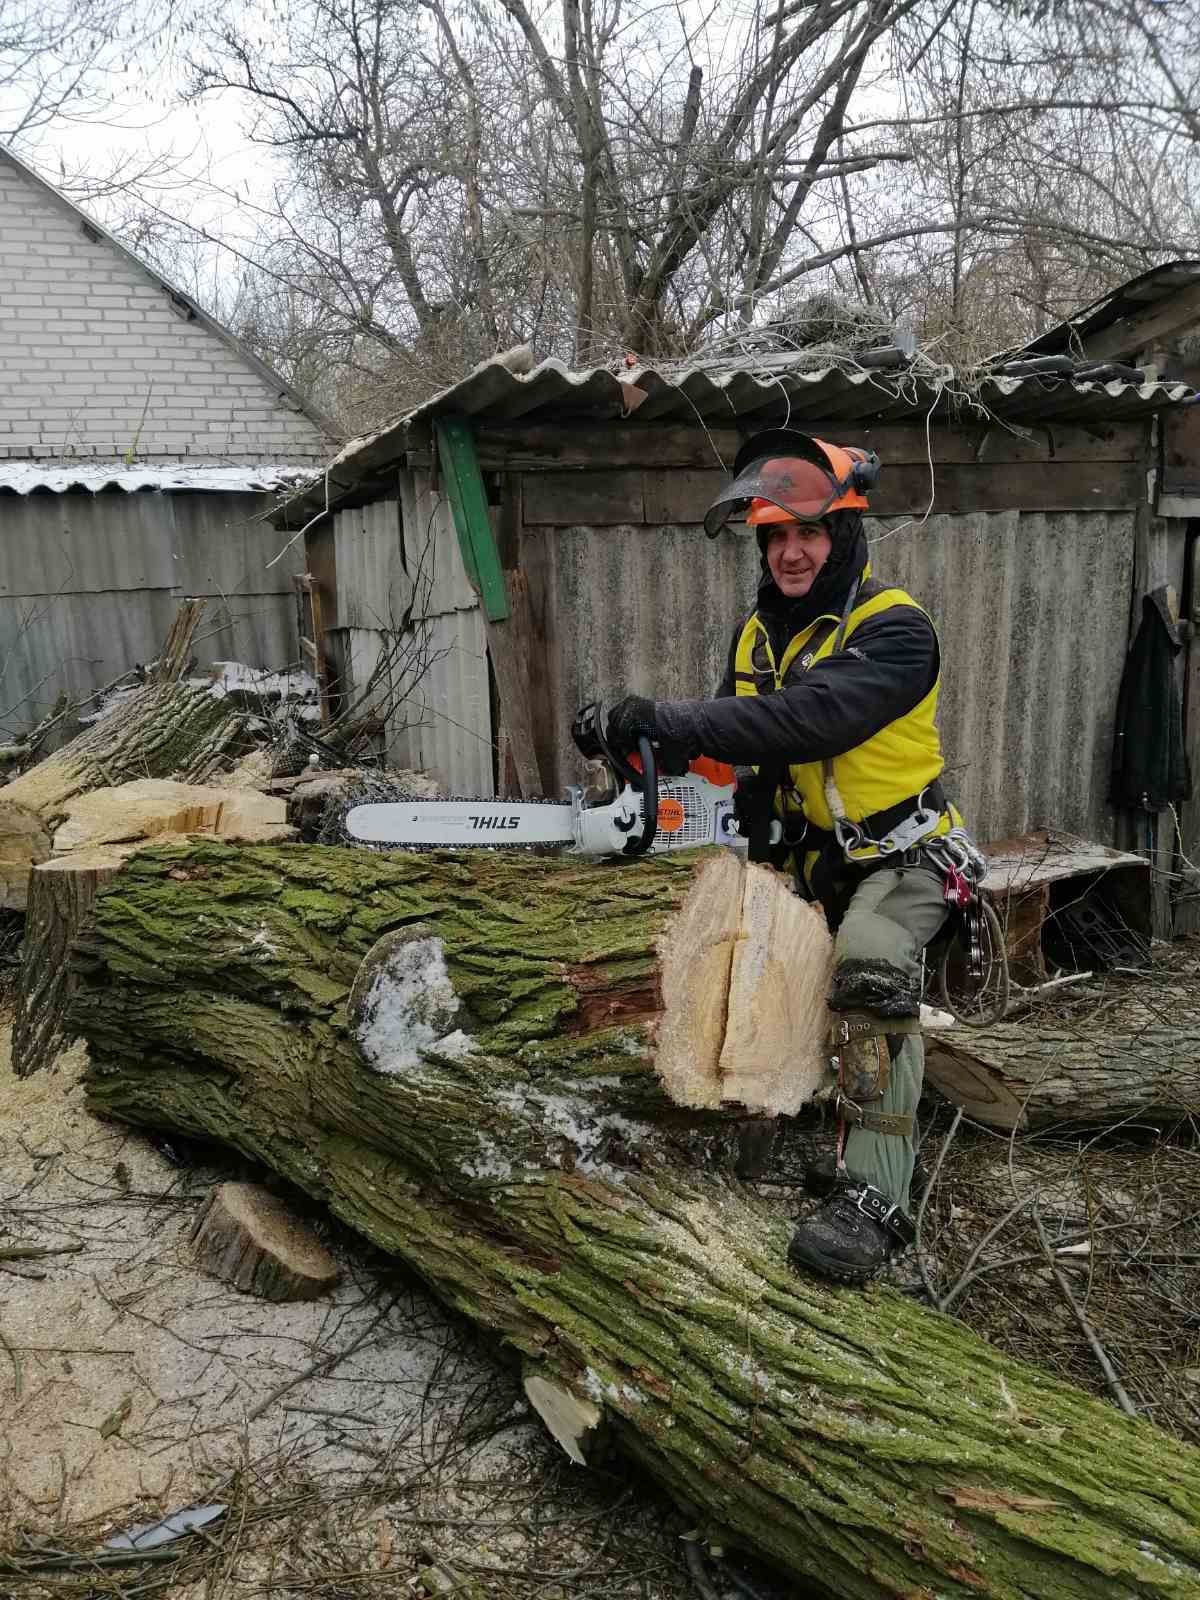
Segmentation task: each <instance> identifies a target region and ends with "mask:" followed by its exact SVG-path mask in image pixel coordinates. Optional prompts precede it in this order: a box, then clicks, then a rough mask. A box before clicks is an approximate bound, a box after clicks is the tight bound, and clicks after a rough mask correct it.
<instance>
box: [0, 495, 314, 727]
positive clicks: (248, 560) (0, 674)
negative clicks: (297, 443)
mask: <svg viewBox="0 0 1200 1600" xmlns="http://www.w3.org/2000/svg"><path fill="white" fill-rule="evenodd" d="M271 498H272V497H270V496H267V495H245V494H182V493H181V494H160V493H152V492H142V493H138V494H126V493H124V492H119V493H112V494H99V495H91V494H31V495H21V496H5V497H3V498H2V499H0V725H3V726H6V727H11V728H12V729H14V730H17V729H20V728H22V727H26V726H29V725H31V724H33V723H35V722H36V721H37V720H38V718H39V717H40V716H42V715H44V714H45V712H46V711H48V710H49V709H50V707H51V706H53V704H54V702H55V700H56V699H57V697H58V695H59V694H60V693H61V692H66V693H67V694H69V695H71V696H72V697H73V698H80V697H82V696H84V695H86V694H88V693H89V692H91V691H92V690H93V689H97V688H99V687H100V686H101V685H102V684H105V683H108V682H110V681H111V680H112V679H113V678H115V677H117V676H118V675H119V674H121V673H123V672H125V671H127V670H128V669H129V668H130V667H132V666H134V665H135V664H136V663H138V662H142V661H149V660H152V659H153V658H154V656H155V655H156V654H157V652H158V649H159V646H160V645H161V643H162V640H163V638H164V636H165V634H166V631H167V629H168V628H169V627H170V624H171V619H172V617H173V616H174V614H175V608H176V606H177V604H178V601H179V599H180V598H181V597H182V596H183V595H207V596H210V597H211V598H212V604H211V607H210V611H209V617H208V620H207V621H206V623H205V625H204V626H203V627H202V628H201V630H200V636H199V638H198V639H197V646H196V653H197V656H198V658H199V660H200V661H201V662H202V663H208V662H211V661H219V660H238V661H244V662H246V663H248V664H249V665H250V666H257V667H274V666H284V665H287V664H288V663H289V662H291V661H294V660H295V659H296V654H297V644H296V626H295V603H294V600H293V597H292V584H291V575H292V573H293V572H299V571H301V570H302V568H303V552H302V551H299V549H298V548H297V551H296V552H293V553H292V554H291V555H290V556H289V557H285V559H284V560H283V561H282V562H280V563H279V565H278V566H275V567H272V568H270V569H268V568H267V562H268V561H269V560H270V559H271V558H272V557H273V556H274V555H276V554H277V553H278V551H279V549H280V546H281V544H282V543H283V542H284V537H285V536H283V535H281V534H279V533H277V532H276V531H275V529H273V528H272V527H271V526H270V525H269V524H268V523H266V522H265V521H263V520H261V515H262V512H263V511H264V510H265V509H266V508H267V507H268V506H269V504H270V503H271Z"/></svg>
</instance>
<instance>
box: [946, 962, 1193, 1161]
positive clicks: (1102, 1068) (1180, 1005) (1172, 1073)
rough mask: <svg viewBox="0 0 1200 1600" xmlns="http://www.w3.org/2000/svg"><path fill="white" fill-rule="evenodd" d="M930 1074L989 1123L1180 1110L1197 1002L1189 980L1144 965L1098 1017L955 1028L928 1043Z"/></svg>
mask: <svg viewBox="0 0 1200 1600" xmlns="http://www.w3.org/2000/svg"><path fill="white" fill-rule="evenodd" d="M926 1073H927V1076H928V1078H929V1080H930V1082H931V1083H933V1084H935V1085H936V1087H937V1088H938V1089H940V1090H941V1092H942V1093H943V1094H944V1095H945V1096H946V1097H947V1099H949V1100H951V1101H953V1103H954V1104H955V1105H960V1106H962V1107H963V1110H964V1111H965V1112H966V1114H967V1116H969V1117H972V1118H974V1120H975V1121H977V1122H982V1123H985V1124H986V1125H987V1126H989V1127H993V1128H1005V1129H1009V1128H1020V1129H1026V1128H1044V1127H1048V1126H1050V1125H1051V1124H1053V1123H1097V1122H1118V1121H1122V1120H1123V1119H1125V1118H1128V1117H1152V1118H1157V1119H1159V1120H1161V1119H1162V1118H1164V1117H1172V1118H1174V1117H1179V1116H1187V1115H1189V1114H1193V1113H1194V1112H1195V1111H1196V1109H1197V1107H1198V1106H1200V1008H1198V1007H1197V1005H1196V992H1195V988H1194V986H1185V985H1183V984H1179V985H1177V986H1174V987H1172V986H1170V985H1168V986H1166V987H1164V985H1163V984H1162V983H1158V982H1154V981H1153V979H1152V978H1151V976H1150V975H1149V974H1148V975H1147V976H1146V979H1145V981H1144V986H1143V987H1141V988H1140V989H1139V988H1135V987H1133V986H1132V985H1131V987H1130V991H1129V993H1127V994H1126V995H1125V996H1123V997H1122V998H1121V999H1120V1000H1119V1001H1118V1002H1117V1003H1116V1004H1106V1005H1105V1006H1103V1008H1099V1007H1097V1009H1096V1015H1095V1018H1094V1019H1093V1018H1091V1017H1089V1016H1088V1014H1087V1012H1086V1011H1081V1012H1080V1013H1078V1014H1077V1016H1076V1017H1074V1018H1065V1019H1052V1020H1047V1019H1045V1018H1040V1019H1038V1020H1037V1021H1036V1022H1034V1021H1022V1022H1001V1023H997V1024H996V1025H995V1026H994V1027H990V1028H956V1029H955V1030H954V1031H953V1032H952V1033H944V1034H937V1035H935V1036H933V1037H932V1038H930V1039H929V1041H928V1045H927V1057H926Z"/></svg>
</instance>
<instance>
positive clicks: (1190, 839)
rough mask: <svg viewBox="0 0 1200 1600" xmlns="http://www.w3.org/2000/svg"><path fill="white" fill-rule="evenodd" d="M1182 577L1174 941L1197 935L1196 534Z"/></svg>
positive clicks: (1199, 678)
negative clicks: (1180, 796) (1180, 795)
mask: <svg viewBox="0 0 1200 1600" xmlns="http://www.w3.org/2000/svg"><path fill="white" fill-rule="evenodd" d="M1184 573H1185V577H1184V589H1185V592H1186V594H1187V597H1188V606H1189V612H1188V616H1187V619H1186V621H1187V623H1188V627H1187V629H1186V631H1187V634H1188V640H1187V648H1186V649H1185V651H1184V656H1183V742H1184V748H1185V749H1186V751H1187V758H1188V763H1189V765H1190V767H1191V772H1192V797H1191V799H1190V800H1185V801H1183V803H1182V804H1181V805H1180V806H1179V838H1178V841H1177V850H1178V855H1177V858H1176V861H1175V864H1174V865H1175V870H1176V872H1177V873H1178V874H1179V875H1180V876H1179V881H1178V883H1177V888H1176V895H1175V906H1174V916H1173V919H1172V929H1173V932H1174V934H1175V936H1176V938H1178V937H1179V935H1180V934H1183V933H1200V533H1195V532H1193V533H1192V534H1190V535H1189V537H1188V549H1187V557H1186V562H1185V566H1184Z"/></svg>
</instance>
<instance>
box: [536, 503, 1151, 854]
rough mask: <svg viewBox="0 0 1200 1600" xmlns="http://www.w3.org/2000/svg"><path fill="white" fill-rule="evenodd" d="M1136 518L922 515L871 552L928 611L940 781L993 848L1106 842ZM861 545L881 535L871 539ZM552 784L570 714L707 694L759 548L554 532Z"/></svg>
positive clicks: (629, 532) (882, 570) (651, 535)
mask: <svg viewBox="0 0 1200 1600" xmlns="http://www.w3.org/2000/svg"><path fill="white" fill-rule="evenodd" d="M1133 520H1134V519H1133V513H1132V512H1123V513H1122V512H1111V513H1109V512H1079V513H1057V514H1036V515H1035V514H1019V513H1017V512H994V513H980V514H977V515H974V516H963V517H953V518H951V517H932V518H930V519H929V521H928V522H926V523H925V524H924V525H923V526H921V527H910V528H908V529H907V530H906V531H904V532H902V533H899V534H897V535H895V536H893V537H891V538H885V539H882V540H880V541H879V542H877V543H876V544H874V545H873V554H872V559H873V564H874V568H875V571H876V574H877V575H878V576H879V577H881V578H882V579H883V580H884V581H886V582H889V583H895V584H897V585H899V586H901V587H904V588H906V589H908V590H910V592H911V593H912V594H913V595H914V597H915V598H917V599H918V600H920V601H921V603H922V604H923V605H925V607H926V608H927V609H928V610H929V611H930V613H931V615H932V616H933V618H934V620H935V622H936V624H937V626H938V631H939V636H940V638H941V644H942V657H943V692H942V697H941V715H940V720H941V725H942V730H943V738H944V741H945V746H946V756H947V765H948V768H949V771H948V776H947V782H948V785H949V787H950V788H951V790H952V792H953V793H954V795H955V796H956V798H957V799H958V801H959V804H960V805H961V807H962V810H963V812H964V813H965V815H966V816H967V818H968V820H969V822H970V824H971V826H972V828H973V829H974V830H975V831H976V832H977V834H978V835H979V836H980V837H981V838H984V839H989V838H990V839H998V838H1003V837H1006V836H1011V835H1014V834H1019V833H1023V832H1025V831H1027V830H1028V829H1029V828H1031V827H1035V826H1041V825H1049V826H1053V827H1057V828H1062V829H1068V830H1071V831H1073V832H1077V833H1080V834H1082V835H1084V836H1086V837H1088V838H1092V839H1097V840H1099V841H1102V842H1106V841H1109V840H1111V839H1112V837H1113V819H1112V813H1111V811H1110V810H1109V808H1108V807H1107V806H1106V804H1105V801H1104V796H1105V792H1106V789H1107V775H1108V763H1109V757H1110V750H1111V741H1112V724H1113V715H1114V711H1115V708H1116V699H1117V689H1118V685H1119V683H1120V677H1121V670H1122V667H1123V664H1124V659H1125V650H1126V645H1127V641H1128V619H1129V606H1130V594H1131V587H1132V582H1133V556H1134V527H1133ZM870 531H871V532H872V533H877V532H878V531H879V528H878V525H877V524H874V525H872V526H871V529H870ZM546 548H547V583H548V586H549V589H550V593H551V604H552V607H553V611H554V626H553V630H552V634H553V640H554V659H553V661H552V663H551V666H552V671H553V672H554V674H555V678H556V720H557V728H556V735H557V739H556V745H557V751H558V776H559V780H560V781H561V782H566V781H572V780H573V777H574V775H575V774H577V772H578V770H579V768H578V763H577V761H576V759H575V757H574V753H573V751H572V749H571V744H570V719H571V714H572V711H573V710H574V708H575V707H576V706H577V705H579V704H581V703H582V702H584V701H585V700H588V699H592V698H594V697H596V696H600V697H602V698H604V699H609V700H611V699H612V698H613V697H614V696H615V695H616V694H617V693H619V692H621V691H635V692H642V693H646V694H652V695H656V696H658V697H660V698H673V697H690V696H701V695H709V694H711V693H712V691H713V688H714V687H715V685H716V683H717V681H718V680H719V678H720V676H721V673H722V670H723V668H724V664H725V654H726V651H727V649H728V645H729V639H730V635H731V632H732V629H733V625H734V623H735V622H736V621H737V620H738V618H739V617H741V616H743V615H744V614H745V613H746V612H747V611H748V610H749V609H750V607H751V606H752V604H753V601H754V593H755V587H756V583H757V577H758V552H757V549H756V546H755V543H754V541H753V540H752V539H750V538H749V537H747V536H745V535H733V536H729V535H726V536H724V537H722V538H721V539H719V540H717V541H715V542H714V543H710V542H709V541H708V540H706V539H705V538H704V535H703V533H702V532H701V530H700V529H698V528H695V527H670V528H664V529H661V530H660V529H654V530H650V529H647V528H641V527H636V528H635V527H616V528H600V529H597V528H563V529H558V530H555V531H554V532H552V533H551V534H550V536H549V538H548V539H547V540H546Z"/></svg>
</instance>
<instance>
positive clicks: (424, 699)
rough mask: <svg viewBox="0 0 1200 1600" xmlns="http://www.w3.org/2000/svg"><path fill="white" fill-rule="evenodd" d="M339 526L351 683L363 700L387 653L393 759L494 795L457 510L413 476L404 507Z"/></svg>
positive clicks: (478, 648) (383, 698) (339, 519)
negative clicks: (406, 619) (454, 517)
mask: <svg viewBox="0 0 1200 1600" xmlns="http://www.w3.org/2000/svg"><path fill="white" fill-rule="evenodd" d="M333 524H334V551H335V562H336V570H337V591H338V592H337V615H338V623H339V627H338V628H337V629H336V630H334V632H335V635H336V638H335V644H336V646H337V655H338V658H339V660H340V662H341V670H342V673H343V679H344V682H343V687H344V688H345V689H346V690H347V691H349V692H350V693H352V694H361V693H362V692H363V690H364V688H365V686H366V685H367V683H368V682H369V681H370V677H371V674H372V673H373V672H374V671H375V670H376V668H377V666H378V664H379V661H380V658H381V654H382V653H383V652H385V651H388V650H390V651H391V659H392V660H393V661H394V662H395V663H396V670H395V671H394V672H392V674H391V681H390V682H381V683H380V686H379V695H380V704H381V705H385V704H386V705H391V706H392V712H391V715H390V716H389V718H388V732H387V736H386V753H387V758H388V760H389V762H390V763H391V764H392V765H393V766H400V767H415V768H419V769H420V770H422V771H424V772H428V773H430V774H431V775H432V776H433V777H434V778H436V779H437V781H438V782H439V783H440V784H442V785H443V787H444V788H445V789H446V790H447V791H448V792H450V793H454V794H469V795H478V796H481V797H484V796H488V795H490V794H492V792H493V788H494V779H493V760H492V757H493V748H492V738H493V735H492V714H491V698H490V685H489V676H488V661H487V637H486V633H485V630H484V622H483V614H482V612H481V611H480V610H479V606H478V603H477V601H476V597H475V592H474V590H473V589H472V588H471V585H470V583H469V581H468V579H467V575H466V572H465V571H464V570H463V565H462V557H461V555H460V554H459V549H458V538H457V535H456V534H455V531H454V525H453V521H452V519H451V516H450V509H449V506H448V505H447V504H446V502H445V501H444V500H443V499H442V498H441V496H440V495H437V494H435V493H433V492H432V491H431V489H430V487H429V481H428V478H427V476H426V475H425V474H423V473H415V474H405V475H404V479H403V489H402V498H401V500H399V501H397V500H377V501H374V502H372V503H371V504H370V505H366V506H362V507H359V508H357V509H354V510H350V511H340V512H338V513H337V514H336V515H335V517H334V519H333ZM410 605H411V608H412V621H411V622H410V623H409V625H408V626H407V627H406V628H405V629H403V630H402V633H401V636H400V638H399V640H397V639H396V636H395V629H396V628H397V627H398V626H399V624H400V623H401V622H402V620H403V619H404V615H405V612H406V610H407V608H408V607H409V606H410Z"/></svg>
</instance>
